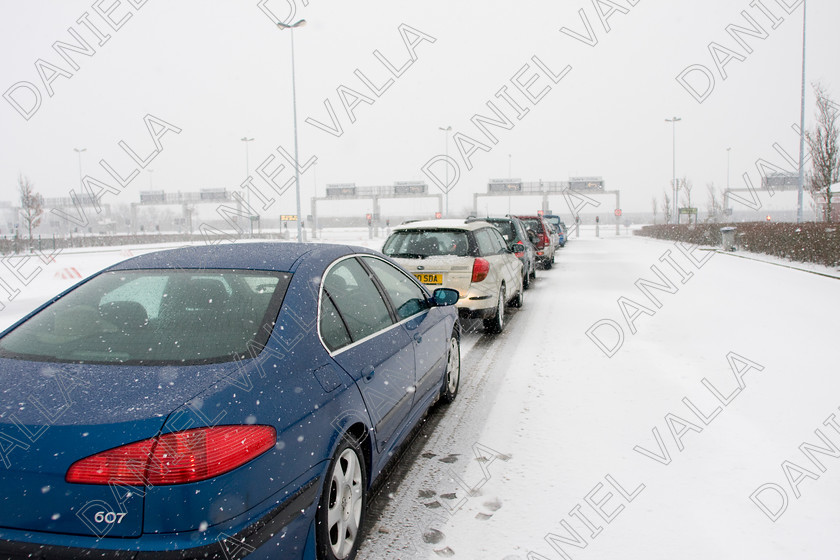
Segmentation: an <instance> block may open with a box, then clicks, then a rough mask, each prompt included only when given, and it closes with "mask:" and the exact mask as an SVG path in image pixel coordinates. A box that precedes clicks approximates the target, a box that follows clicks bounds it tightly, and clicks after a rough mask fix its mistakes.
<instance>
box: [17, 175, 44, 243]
mask: <svg viewBox="0 0 840 560" xmlns="http://www.w3.org/2000/svg"><path fill="white" fill-rule="evenodd" d="M34 186H35V185H33V184H32V181H30V180H29V177H25V176H23V175H18V192H19V193H20V214H21V216H22V217H23V221H24V222H25V223H26V230H27V232H28V233H29V239H32V229H33V228H37V227H38V225H39V224H40V223H41V216H43V215H44V197H43V196H41V195H40V194H38V193H36V192H35V190H34V188H33V187H34Z"/></svg>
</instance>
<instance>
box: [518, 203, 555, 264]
mask: <svg viewBox="0 0 840 560" xmlns="http://www.w3.org/2000/svg"><path fill="white" fill-rule="evenodd" d="M516 217H517V218H519V219H520V220H522V221H523V222H524V223H525V227H527V228H530V229H532V230H534V231H535V232H536V234H537V237H538V238H539V239H538V240H537V243H536V244H535V245H534V246H535V247H536V249H537V261H538V262H541V263H542V265H543V268H544V269H546V270H548V269H549V268H551V267H552V265H554V251H555V250H556V249H557V242H556V236H555V235H554V234H553V233H552V230H551V226H550V225H548V222H546V221H545V219H544V218H543V217H542V216H516Z"/></svg>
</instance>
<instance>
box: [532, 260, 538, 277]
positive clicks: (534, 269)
mask: <svg viewBox="0 0 840 560" xmlns="http://www.w3.org/2000/svg"><path fill="white" fill-rule="evenodd" d="M536 279H537V261H534V266H533V268H531V280H536Z"/></svg>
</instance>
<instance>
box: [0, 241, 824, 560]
mask: <svg viewBox="0 0 840 560" xmlns="http://www.w3.org/2000/svg"><path fill="white" fill-rule="evenodd" d="M603 233H604V230H602V234H603ZM624 233H625V232H624V231H622V234H624ZM325 234H327V235H328V236H329V238H328V240H329V241H336V242H341V243H349V244H356V245H366V246H370V247H374V248H379V247H380V246H381V243H382V239H381V238H380V239H373V240H370V239H368V238H367V234H366V232H365V231H359V230H336V231H332V232H330V231H325ZM606 235H607V236H606V237H603V236H602V238H600V239H596V238H594V236H593V235H592V232H591V231H590V230H584V232H583V234H582V236H581V237H580V238H579V239H575V238H574V237H572V239H571V241H570V242H569V243H568V244H567V246H566V248H565V249H563V250H562V251H560V253H559V254H558V258H557V265H556V266H555V267H554V269H552V270H550V271H539V278H538V281H537V282H536V283H535V284H533V288H532V289H531V290H529V291H528V292H527V294H526V295H527V297H526V301H525V305H524V307H523V309H521V310H512V311H513V312H512V313H511V317H510V323H509V324H508V327H507V330H506V331H505V332H504V333H503V334H502V335H500V336H496V337H493V336H489V335H482V334H480V333H469V334H467V335H465V337H464V341H463V344H464V358H463V374H462V375H463V378H462V386H461V393H460V394H459V397H458V400H456V402H455V403H453V404H452V405H450V406H449V407H445V408H440V409H438V410H436V411H435V412H434V413H433V414H432V415H431V416H430V420H429V424H430V426H429V429H424V430H423V431H421V433H420V435H419V436H418V438H417V440H416V441H415V442H414V443H413V444H412V446H411V449H410V450H409V452H407V453H406V457H405V458H404V460H403V461H402V462H401V466H400V469H401V472H400V474H399V475H398V476H397V477H395V478H398V479H399V481H398V483H395V484H393V485H389V486H388V487H387V488H386V489H385V490H383V492H382V496H380V497H379V498H377V503H376V512H375V514H374V515H372V517H371V521H372V525H371V526H370V527H369V530H368V535H367V536H366V540H365V542H364V543H363V545H362V549H361V551H360V558H363V559H371V560H372V559H380V558H412V557H416V558H439V557H455V558H466V559H479V558H480V559H499V560H513V559H523V560H524V559H529V560H531V559H541V560H542V559H552V560H554V559H568V558H574V559H578V558H580V559H587V558H588V559H596V558H598V559H599V558H638V559H646V560H647V559H651V558H667V559H673V558H680V559H693V558H698V559H699V558H703V559H706V558H762V559H767V558H785V559H787V558H829V557H835V554H836V550H838V548H840V534H838V533H837V532H836V531H835V530H834V528H835V527H836V526H837V525H838V523H840V509H839V508H838V507H837V504H838V500H839V499H840V420H838V418H840V410H838V406H840V376H838V372H837V362H838V360H837V356H838V353H837V346H836V344H837V339H838V333H837V325H838V324H840V322H838V309H840V283H838V281H837V280H836V279H833V278H828V277H824V276H818V275H814V274H810V273H808V272H803V271H798V270H794V269H790V268H783V267H779V266H773V265H772V264H768V263H765V262H760V261H756V260H747V259H740V258H732V257H731V256H729V255H722V254H717V253H713V252H709V251H703V250H693V251H692V250H691V249H692V248H690V247H686V246H682V247H680V246H678V245H675V244H673V243H669V242H664V241H658V240H651V239H645V238H634V237H629V236H626V235H621V236H619V237H615V236H614V232H608V233H607V234H606ZM157 248H159V247H131V248H113V249H108V250H102V251H97V252H95V253H92V252H78V251H64V252H62V253H61V254H59V255H57V256H55V262H50V263H48V264H45V263H43V262H42V261H41V260H40V259H38V258H37V257H36V258H32V259H30V260H28V261H23V260H20V259H17V260H15V259H6V260H4V264H6V269H5V270H3V272H2V274H0V278H2V279H3V281H4V282H5V283H6V284H7V286H6V288H8V289H12V290H19V292H18V294H17V295H16V296H15V297H14V298H13V300H12V301H6V300H7V299H8V298H6V297H5V296H6V294H5V293H2V294H0V295H1V296H3V301H4V303H6V308H5V309H3V310H2V311H0V327H5V326H8V325H10V324H11V323H13V322H14V321H15V320H17V319H18V318H19V317H20V316H22V315H23V314H25V313H26V312H27V311H28V310H30V309H32V308H34V307H36V306H37V305H39V304H40V303H41V302H43V301H44V300H46V299H48V298H49V297H50V296H52V295H54V294H55V293H58V292H59V291H61V290H62V289H64V288H66V287H68V286H70V285H72V284H73V283H74V282H75V281H76V280H78V279H77V278H61V275H62V274H64V275H65V276H66V275H68V274H71V273H72V272H69V273H68V272H67V271H68V270H69V269H74V268H75V269H76V270H77V271H78V272H79V274H81V275H83V276H86V275H88V274H91V273H93V272H95V271H96V270H99V269H101V268H103V267H105V266H107V265H109V264H111V263H114V262H117V261H119V260H122V259H124V258H127V257H128V256H130V255H129V252H130V253H131V254H140V253H141V252H145V251H148V250H154V249H157ZM9 266H18V267H19V268H18V269H17V272H16V273H13V271H12V269H10V268H9ZM39 267H40V272H38V273H37V275H34V276H33V274H35V272H34V271H35V270H37V269H38V268H39ZM825 271H826V272H831V271H830V270H828V269H826V270H825ZM640 280H641V281H640ZM654 284H658V285H659V287H658V288H657V287H656V286H654ZM640 287H641V288H640ZM4 289H5V288H4ZM8 289H7V291H8ZM643 289H644V290H647V293H648V296H646V295H645V294H644V293H643ZM669 292H670V293H669ZM593 326H596V328H595V329H594V330H592V328H593ZM587 331H589V332H590V334H589V335H587ZM803 444H804V445H803ZM800 448H801V449H800ZM803 450H804V451H803ZM809 455H810V458H809ZM759 490H760V491H759ZM757 491H759V493H758V494H755V493H756V492H757ZM751 495H754V497H755V500H753V499H751V497H750V496H751ZM762 508H763V510H762ZM771 518H772V519H771ZM832 551H835V552H832Z"/></svg>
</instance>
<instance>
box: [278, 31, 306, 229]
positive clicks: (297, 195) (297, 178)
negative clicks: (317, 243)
mask: <svg viewBox="0 0 840 560" xmlns="http://www.w3.org/2000/svg"><path fill="white" fill-rule="evenodd" d="M304 25H306V20H305V19H299V20H298V21H296V22H295V23H293V24H291V25H286V24H285V23H282V22H277V27H279V28H280V29H281V30H283V29H288V30H290V31H291V37H292V40H291V43H292V114H293V123H294V132H295V205H296V208H297V240H298V243H302V242H303V228H302V227H301V220H300V165H299V164H298V161H299V159H298V133H297V97H296V95H297V94H296V92H295V27H303V26H304Z"/></svg>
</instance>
